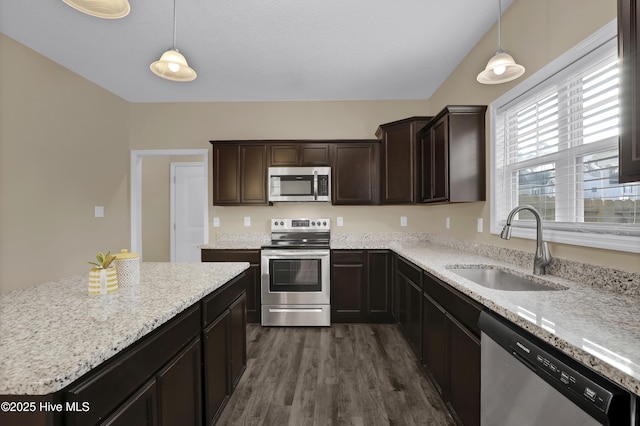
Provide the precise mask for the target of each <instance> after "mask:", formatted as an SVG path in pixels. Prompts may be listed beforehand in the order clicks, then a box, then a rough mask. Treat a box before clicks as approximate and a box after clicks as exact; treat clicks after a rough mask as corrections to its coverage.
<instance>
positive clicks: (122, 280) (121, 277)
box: [114, 249, 140, 288]
mask: <svg viewBox="0 0 640 426" xmlns="http://www.w3.org/2000/svg"><path fill="white" fill-rule="evenodd" d="M115 256H116V260H115V261H114V263H115V265H116V271H117V273H118V285H119V286H120V287H123V288H126V287H133V286H136V285H138V284H140V256H139V255H138V254H136V253H129V250H127V249H122V250H120V253H118V254H116V255H115Z"/></svg>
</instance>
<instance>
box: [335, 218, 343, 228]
mask: <svg viewBox="0 0 640 426" xmlns="http://www.w3.org/2000/svg"><path fill="white" fill-rule="evenodd" d="M336 225H338V226H344V220H343V218H342V216H338V217H337V218H336Z"/></svg>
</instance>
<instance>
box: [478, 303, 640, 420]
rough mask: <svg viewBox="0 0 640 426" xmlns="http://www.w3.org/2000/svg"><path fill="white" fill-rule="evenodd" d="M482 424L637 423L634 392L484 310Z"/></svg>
mask: <svg viewBox="0 0 640 426" xmlns="http://www.w3.org/2000/svg"><path fill="white" fill-rule="evenodd" d="M479 325H480V330H481V345H482V346H481V352H480V353H481V364H480V365H481V386H480V389H481V398H480V418H481V424H482V425H484V426H502V425H504V426H507V425H508V426H514V425H517V426H527V425H530V426H534V425H535V426H555V425H563V426H572V425H612V426H613V425H615V426H630V425H631V426H635V425H636V424H637V423H636V419H635V416H636V415H635V397H632V395H631V394H630V393H629V392H627V391H625V390H624V389H622V388H620V387H619V386H617V385H616V384H614V383H612V382H610V381H609V380H608V379H606V378H604V377H602V376H600V375H599V374H596V373H595V372H594V371H593V370H591V369H589V368H587V367H585V366H584V365H582V364H579V363H578V362H576V361H575V360H573V359H571V358H570V357H568V356H566V355H565V354H563V353H561V352H560V351H558V350H557V349H555V348H553V347H552V346H551V345H549V344H547V343H545V342H543V341H542V340H540V339H539V338H537V337H535V336H534V335H532V334H531V333H529V332H527V331H525V330H523V329H521V328H519V327H517V326H515V325H514V324H513V323H510V322H508V321H506V320H505V319H503V318H502V317H500V316H499V315H497V314H495V313H493V312H490V311H483V312H482V313H481V315H480V320H479Z"/></svg>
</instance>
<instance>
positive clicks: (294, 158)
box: [269, 144, 300, 167]
mask: <svg viewBox="0 0 640 426" xmlns="http://www.w3.org/2000/svg"><path fill="white" fill-rule="evenodd" d="M299 152H300V150H299V147H298V145H296V144H287V145H269V165H270V166H278V167H281V166H297V165H299V164H300V158H299Z"/></svg>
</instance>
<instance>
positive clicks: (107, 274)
mask: <svg viewBox="0 0 640 426" xmlns="http://www.w3.org/2000/svg"><path fill="white" fill-rule="evenodd" d="M116 291H118V273H117V272H116V269H115V268H113V267H112V268H105V269H103V268H91V270H90V271H89V294H108V293H114V292H116Z"/></svg>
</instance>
